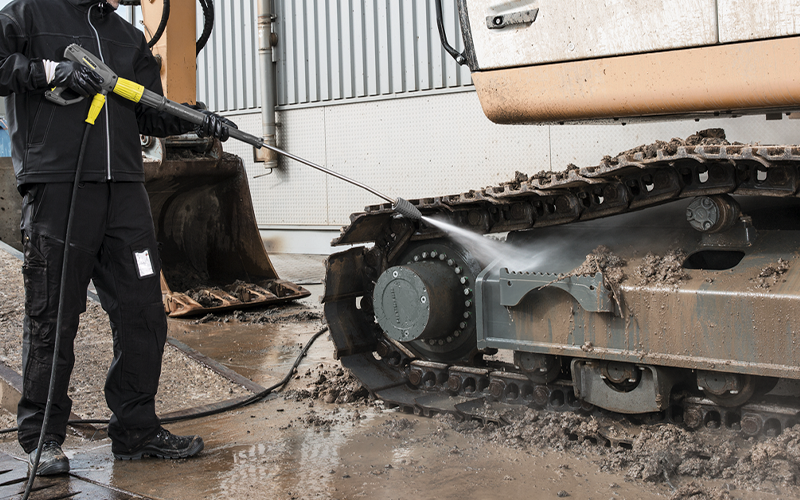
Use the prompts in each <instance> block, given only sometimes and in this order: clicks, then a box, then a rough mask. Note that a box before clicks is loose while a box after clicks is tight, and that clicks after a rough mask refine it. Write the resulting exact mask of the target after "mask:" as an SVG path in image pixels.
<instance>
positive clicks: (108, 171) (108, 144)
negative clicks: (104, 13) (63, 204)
mask: <svg viewBox="0 0 800 500" xmlns="http://www.w3.org/2000/svg"><path fill="white" fill-rule="evenodd" d="M94 7H95V5H92V6H91V7H89V10H87V11H86V21H87V22H88V23H89V27H90V28H92V31H94V36H95V38H96V39H97V51H98V54H97V55H98V56H99V57H100V60H101V61H103V62H104V63H105V62H106V59H105V57H103V47H102V45H101V44H100V34H99V33H98V32H97V29H96V28H95V27H94V25H93V24H92V9H93V8H94ZM97 7H98V8H102V4H97ZM103 112H105V114H106V180H109V181H110V180H111V132H110V130H111V129H110V127H109V116H108V101H106V105H105V106H103Z"/></svg>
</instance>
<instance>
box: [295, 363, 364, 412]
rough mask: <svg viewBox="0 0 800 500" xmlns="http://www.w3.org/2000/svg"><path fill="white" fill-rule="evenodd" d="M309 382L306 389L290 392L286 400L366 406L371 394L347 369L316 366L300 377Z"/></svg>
mask: <svg viewBox="0 0 800 500" xmlns="http://www.w3.org/2000/svg"><path fill="white" fill-rule="evenodd" d="M299 379H300V380H305V381H306V382H307V384H308V385H307V387H306V388H305V389H300V390H294V391H288V392H287V393H286V399H292V400H294V401H302V400H305V399H313V400H317V401H324V402H325V403H328V404H365V403H368V402H369V392H368V391H367V389H366V388H365V387H364V386H363V385H362V384H361V382H359V381H358V379H356V378H355V377H354V376H353V375H352V374H351V373H350V370H347V369H346V368H342V367H338V368H333V369H332V368H328V367H326V366H325V365H323V364H320V365H318V366H315V367H314V368H311V369H309V370H306V372H305V373H304V374H302V375H300V376H299Z"/></svg>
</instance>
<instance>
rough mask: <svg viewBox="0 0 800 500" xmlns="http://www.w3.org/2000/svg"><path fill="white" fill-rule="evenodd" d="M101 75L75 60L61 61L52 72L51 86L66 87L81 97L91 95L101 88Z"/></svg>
mask: <svg viewBox="0 0 800 500" xmlns="http://www.w3.org/2000/svg"><path fill="white" fill-rule="evenodd" d="M102 83H103V77H102V76H100V75H98V74H97V73H95V72H94V71H92V70H90V69H89V68H87V67H86V66H84V65H82V64H80V63H76V62H75V61H61V62H60V63H58V65H57V66H56V70H55V73H54V74H53V81H51V82H50V85H52V86H53V87H68V88H70V89H72V90H74V91H75V92H77V93H78V94H80V95H81V96H83V97H90V96H93V95H95V94H97V93H99V92H100V91H102V90H103V87H101V85H102Z"/></svg>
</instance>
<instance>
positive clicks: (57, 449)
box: [28, 441, 69, 476]
mask: <svg viewBox="0 0 800 500" xmlns="http://www.w3.org/2000/svg"><path fill="white" fill-rule="evenodd" d="M37 449H38V448H37ZM34 460H36V450H33V451H32V452H30V453H29V454H28V473H29V474H30V472H31V469H33V461H34ZM67 472H69V458H67V456H66V455H64V452H63V451H61V445H59V444H58V442H57V441H45V442H44V444H42V454H41V456H40V457H39V467H37V468H36V475H37V476H52V475H53V474H66V473H67Z"/></svg>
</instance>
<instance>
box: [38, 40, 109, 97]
mask: <svg viewBox="0 0 800 500" xmlns="http://www.w3.org/2000/svg"><path fill="white" fill-rule="evenodd" d="M64 59H68V60H70V61H75V62H77V63H80V64H83V65H84V66H86V67H87V68H89V69H91V70H92V71H94V72H95V73H97V74H98V75H100V77H101V78H102V79H103V83H102V85H101V86H102V87H103V91H104V92H105V93H106V94H108V93H109V92H113V91H114V87H115V86H116V85H117V80H118V78H117V75H116V73H114V72H113V71H111V68H109V67H108V66H106V65H105V64H104V63H103V61H101V60H100V59H98V58H97V57H96V56H95V55H94V54H92V53H91V52H88V51H86V50H84V48H83V47H81V46H80V45H77V44H74V43H73V44H70V45H69V46H68V47H67V48H66V49H65V50H64ZM67 91H69V92H72V91H71V90H69V89H68V88H66V87H56V88H53V89H50V90H47V91H45V93H44V96H45V98H47V99H48V100H49V101H52V102H54V103H56V104H60V105H61V106H69V105H70V104H75V103H77V102H81V101H82V100H83V97H81V96H77V97H74V98H70V97H65V96H64V93H65V92H67Z"/></svg>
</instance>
